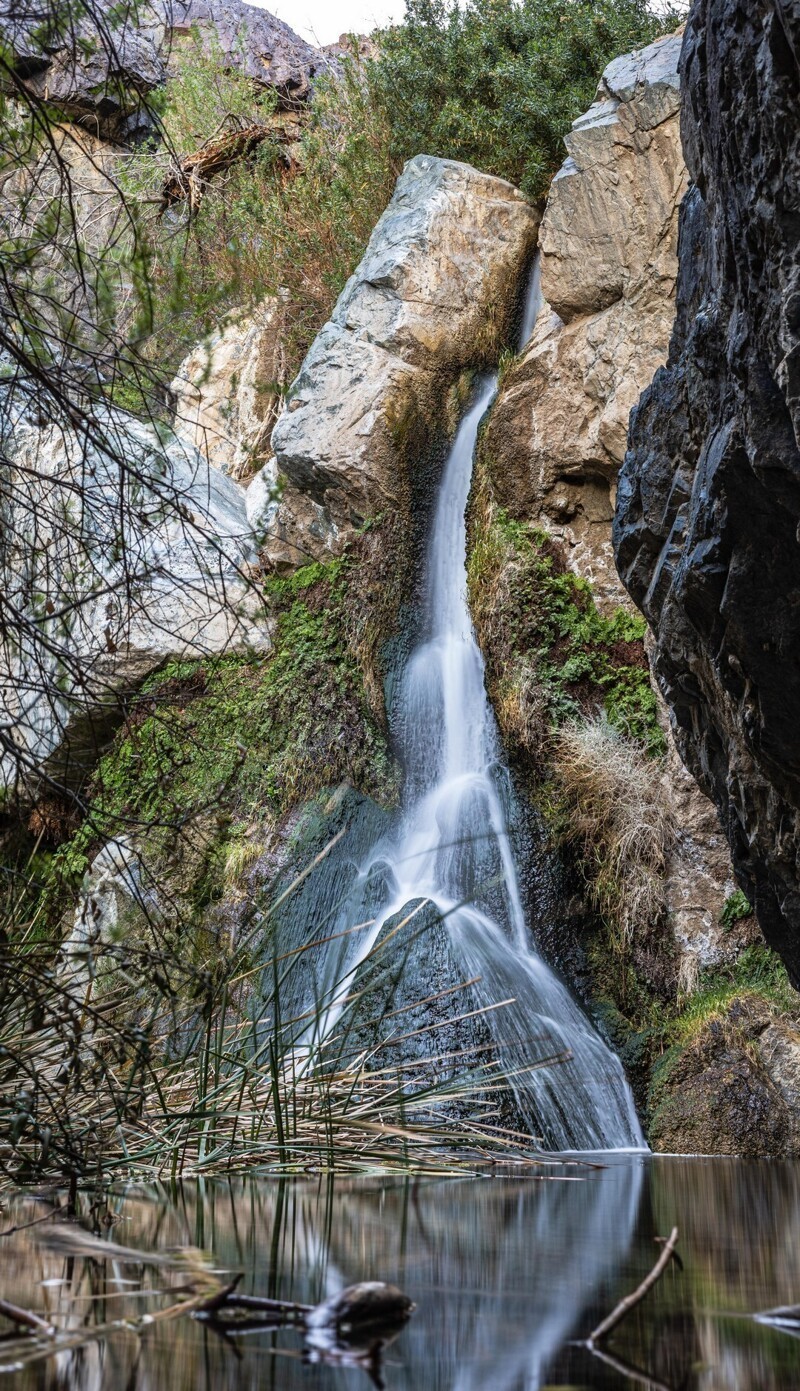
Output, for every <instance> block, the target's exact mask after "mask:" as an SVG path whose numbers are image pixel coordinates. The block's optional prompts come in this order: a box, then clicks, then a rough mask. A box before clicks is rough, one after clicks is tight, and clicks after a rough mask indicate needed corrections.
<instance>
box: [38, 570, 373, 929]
mask: <svg viewBox="0 0 800 1391" xmlns="http://www.w3.org/2000/svg"><path fill="white" fill-rule="evenodd" d="M352 570H353V565H352V562H351V561H349V560H347V559H341V560H336V561H332V562H331V563H329V564H328V565H322V564H314V565H309V566H306V567H304V568H303V569H301V570H299V571H297V572H296V573H295V574H294V575H292V576H291V577H290V578H288V579H279V580H270V581H268V582H267V584H266V586H265V590H266V598H267V604H268V609H269V611H270V614H271V616H272V619H273V622H274V639H273V641H274V645H273V648H272V651H271V652H270V653H269V654H267V655H265V656H252V657H246V656H241V657H238V656H237V657H226V658H223V659H220V660H217V661H213V662H208V661H206V662H180V663H172V664H170V665H168V666H166V667H164V668H162V669H161V670H160V671H159V672H158V673H157V674H156V675H154V676H153V677H151V678H150V679H149V680H148V681H147V682H145V684H144V686H143V688H142V690H141V693H140V695H139V696H138V698H137V700H136V702H135V703H134V705H133V707H132V709H131V711H130V713H129V716H128V720H127V722H126V724H125V726H124V727H123V729H122V730H121V731H120V733H119V735H118V736H117V738H116V740H115V742H114V745H113V747H112V749H111V750H110V752H109V753H108V754H107V755H106V756H105V758H104V759H103V760H102V762H101V763H100V765H99V768H98V770H97V773H96V776H95V779H94V784H93V789H92V799H91V805H90V810H89V814H88V816H87V818H86V820H85V821H84V823H83V825H82V826H81V828H80V830H79V832H78V833H77V835H76V836H75V837H74V838H73V839H72V840H71V841H70V842H69V844H68V845H66V846H65V847H63V849H62V850H61V851H60V852H59V854H58V856H57V857H56V859H57V862H58V863H57V866H56V868H57V874H58V878H59V881H60V883H61V884H62V885H66V886H73V887H74V886H75V885H76V884H77V883H78V882H79V881H80V878H81V876H82V875H83V873H84V871H85V869H86V867H87V864H88V862H89V860H90V858H91V856H92V854H93V853H94V852H95V850H96V849H97V847H98V846H99V845H100V844H101V843H102V842H103V841H104V840H106V839H107V838H108V837H110V836H114V835H116V836H119V835H122V834H130V835H133V836H134V838H135V839H136V840H137V843H144V845H145V846H146V848H147V850H148V851H149V854H150V858H151V860H152V861H153V870H154V872H159V869H160V867H162V866H167V867H168V868H169V867H170V866H172V867H173V868H174V865H175V861H176V854H177V852H176V843H177V844H180V843H181V841H182V840H183V841H187V842H190V843H191V849H192V853H191V854H189V855H187V854H186V853H185V852H182V858H183V859H184V860H185V861H186V862H187V866H188V869H187V872H188V878H189V879H190V881H191V884H190V888H189V896H190V899H191V902H192V905H193V906H194V907H195V908H197V909H202V908H205V907H206V906H207V905H208V903H209V902H211V901H213V899H214V898H215V897H218V896H219V894H220V893H221V892H222V889H223V887H224V884H225V877H226V876H225V869H226V865H229V864H230V863H235V862H236V861H237V859H241V853H240V852H236V851H234V853H232V847H235V845H236V843H237V842H239V841H241V840H242V839H254V838H255V839H257V838H258V826H259V824H261V825H265V826H267V827H269V826H270V825H272V824H274V823H275V822H276V821H277V820H278V819H280V818H281V817H282V816H283V815H284V814H285V813H286V812H287V811H288V810H289V809H290V808H292V807H294V806H296V805H298V804H299V803H300V802H302V801H304V800H305V799H306V798H308V797H311V796H313V795H314V794H315V793H316V792H318V791H319V790H320V789H322V788H325V787H330V786H332V785H336V784H338V783H340V782H343V781H346V782H349V783H351V784H352V785H353V786H354V787H356V788H358V789H359V790H360V791H362V792H364V793H366V794H368V795H369V796H372V797H374V798H375V799H376V800H377V801H379V802H384V803H385V802H389V801H391V800H392V799H393V798H394V797H395V795H396V775H395V769H394V765H393V762H392V759H391V756H390V754H389V750H388V746H387V743H386V738H385V735H384V733H383V731H382V729H381V728H380V726H379V724H378V721H377V720H376V718H375V717H374V716H373V714H372V713H371V712H370V710H369V708H368V704H367V700H366V695H365V687H364V677H363V674H362V671H361V669H360V667H359V663H358V660H357V657H356V655H355V654H354V652H353V650H352V645H351V644H350V642H349V641H348V634H349V628H348V608H349V605H350V600H351V595H350V584H351V579H352ZM178 858H180V857H178ZM184 877H186V876H185V875H184ZM183 887H186V886H185V885H184V886H183Z"/></svg>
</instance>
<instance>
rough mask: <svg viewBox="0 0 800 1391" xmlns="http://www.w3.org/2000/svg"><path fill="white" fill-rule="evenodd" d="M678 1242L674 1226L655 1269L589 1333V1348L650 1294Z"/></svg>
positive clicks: (587, 1341) (676, 1230)
mask: <svg viewBox="0 0 800 1391" xmlns="http://www.w3.org/2000/svg"><path fill="white" fill-rule="evenodd" d="M677 1244H678V1228H677V1227H673V1228H672V1231H671V1232H670V1234H669V1236H668V1238H667V1240H666V1241H665V1242H664V1249H663V1251H662V1252H661V1255H660V1256H659V1258H658V1260H657V1261H656V1263H655V1265H654V1266H653V1269H652V1270H651V1271H650V1274H649V1275H647V1276H645V1278H644V1280H643V1281H642V1283H641V1285H639V1286H637V1288H636V1289H635V1290H634V1291H633V1293H632V1294H627V1295H626V1296H625V1298H624V1299H621V1300H620V1302H619V1304H618V1305H617V1307H616V1309H612V1311H611V1313H610V1314H609V1315H608V1317H607V1318H605V1319H603V1322H602V1323H599V1324H598V1325H597V1328H595V1330H594V1332H593V1333H590V1334H589V1337H588V1338H587V1339H586V1346H587V1347H588V1348H591V1350H592V1351H593V1352H594V1350H595V1349H594V1345H595V1343H599V1342H600V1340H601V1339H602V1338H607V1337H608V1335H609V1333H610V1332H611V1330H612V1329H613V1328H616V1326H617V1324H618V1323H621V1322H622V1320H623V1319H624V1318H625V1317H626V1315H627V1314H629V1313H630V1311H631V1309H634V1308H635V1307H636V1305H637V1304H641V1302H642V1300H643V1299H644V1297H645V1295H646V1294H648V1292H649V1291H650V1290H651V1289H652V1288H653V1286H654V1285H655V1283H656V1281H658V1280H660V1278H661V1276H662V1275H663V1274H664V1271H665V1270H666V1268H667V1266H668V1265H669V1263H670V1261H671V1260H672V1257H673V1256H674V1255H675V1247H676V1246H677Z"/></svg>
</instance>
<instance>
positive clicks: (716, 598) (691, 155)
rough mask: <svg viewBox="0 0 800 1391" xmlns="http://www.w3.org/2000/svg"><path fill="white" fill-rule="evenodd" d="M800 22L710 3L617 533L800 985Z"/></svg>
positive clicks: (704, 760) (689, 748) (739, 846)
mask: <svg viewBox="0 0 800 1391" xmlns="http://www.w3.org/2000/svg"><path fill="white" fill-rule="evenodd" d="M799 54H800V13H798V9H797V6H796V5H788V4H781V3H777V2H776V3H765V4H764V5H761V6H758V7H752V6H749V5H746V4H744V3H741V0H740V2H739V3H732V2H731V0H724V3H723V0H706V2H705V3H698V4H695V6H694V8H693V11H692V14H691V18H690V20H689V24H688V28H687V32H686V37H685V42H684V49H683V55H682V59H681V63H682V81H683V87H684V90H685V93H686V98H685V103H684V107H683V111H682V134H683V141H684V149H685V152H686V158H687V162H688V165H689V169H690V172H691V175H692V178H693V179H694V186H693V187H692V188H691V189H690V191H689V193H688V194H687V196H686V199H685V201H684V204H683V208H682V215H681V233H680V251H679V262H680V274H679V281H678V295H677V320H676V325H675V331H674V335H673V338H672V344H671V348H670V354H669V361H668V364H667V367H666V369H662V370H660V371H659V372H657V373H656V376H655V379H654V381H653V383H652V386H651V387H650V389H649V390H648V391H647V392H646V393H645V395H644V397H643V399H642V402H641V404H640V406H639V408H638V410H637V411H636V412H635V414H634V416H633V419H632V422H631V433H630V449H629V453H628V455H627V458H626V461H625V466H624V469H623V472H622V475H621V480H620V489H619V498H618V504H617V517H616V522H615V531H614V541H615V548H616V554H617V559H618V564H619V567H620V573H621V575H622V577H623V579H624V582H625V584H626V586H627V588H628V590H629V592H630V594H631V595H632V597H633V598H634V600H635V601H636V603H637V604H638V605H639V606H640V608H641V609H642V611H643V612H644V614H645V615H646V617H647V619H648V622H649V623H650V625H651V627H652V628H653V631H654V632H655V635H656V645H655V667H656V672H657V675H658V680H659V683H660V685H661V689H662V690H663V692H664V695H665V697H666V699H667V702H668V704H669V707H670V710H671V714H672V721H673V726H674V729H675V733H676V738H677V741H678V744H679V747H680V751H681V754H682V756H683V758H684V760H685V761H686V763H687V765H688V766H689V768H690V769H691V771H692V772H693V773H694V775H695V777H696V778H697V780H698V782H699V783H700V785H701V786H702V787H703V788H704V789H705V791H706V792H707V793H708V794H709V795H710V796H711V797H713V799H714V801H715V802H716V805H717V808H718V810H719V812H720V814H721V817H722V820H723V824H724V825H725V827H726V829H727V834H728V840H729V842H730V847H731V851H732V854H733V860H734V865H735V868H736V872H737V877H738V879H739V882H740V884H741V886H742V887H743V889H744V890H745V892H746V893H747V895H748V897H749V898H750V899H751V901H752V902H754V903H755V906H756V911H757V914H758V919H759V922H760V924H761V927H762V929H763V932H764V935H765V936H766V938H767V940H768V942H769V943H770V944H771V945H772V946H774V947H775V948H776V949H777V950H778V951H779V952H780V954H781V956H782V957H783V960H784V961H785V963H786V965H787V968H788V970H789V972H790V975H791V976H792V979H793V981H794V983H795V985H797V984H800V855H799V853H798V852H799V850H800V741H799V740H798V728H799V727H800V587H799V586H798V575H799V574H800V548H799V546H798V537H800V448H798V440H799V439H800V366H799V364H800V254H799V253H798V245H799V242H798V211H797V210H798V204H799V203H800V122H798V119H797V113H798V110H799V109H800V68H799V67H798V55H799Z"/></svg>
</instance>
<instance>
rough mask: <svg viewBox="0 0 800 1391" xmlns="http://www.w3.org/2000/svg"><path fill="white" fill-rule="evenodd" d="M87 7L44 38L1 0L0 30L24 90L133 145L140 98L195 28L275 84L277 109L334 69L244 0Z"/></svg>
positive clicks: (142, 119)
mask: <svg viewBox="0 0 800 1391" xmlns="http://www.w3.org/2000/svg"><path fill="white" fill-rule="evenodd" d="M86 5H87V12H86V13H82V12H81V11H80V10H79V9H76V12H75V17H74V20H73V21H72V25H71V28H70V29H69V30H67V31H65V30H64V29H63V26H62V28H60V29H59V28H57V27H56V26H55V25H54V26H53V29H52V35H51V37H50V38H48V37H47V34H46V32H45V36H44V38H43V37H42V33H43V23H46V19H47V16H46V15H45V19H44V21H43V19H42V17H41V16H40V14H39V13H38V12H36V13H34V12H32V11H31V10H30V7H28V9H25V10H21V12H19V13H18V11H17V9H16V7H15V6H14V5H13V4H9V5H7V6H4V7H3V11H2V13H0V35H2V37H3V39H4V40H6V41H7V42H8V44H9V46H10V48H11V50H12V52H13V54H14V59H15V63H14V67H15V73H16V76H17V79H18V80H19V81H20V82H21V83H22V84H23V85H24V86H25V87H26V88H27V89H28V91H29V92H30V93H31V94H32V95H33V96H35V97H37V98H39V99H40V100H42V101H46V102H48V103H52V104H54V105H57V106H58V107H59V108H60V109H61V110H62V111H64V112H66V113H67V114H68V115H69V116H70V117H71V118H72V119H73V120H75V121H78V122H80V123H81V124H82V125H84V126H86V128H87V129H89V130H90V131H91V133H92V134H93V135H95V136H100V137H102V138H104V139H111V140H118V141H132V140H135V139H136V138H138V137H140V136H142V135H143V134H145V133H146V132H147V130H148V129H149V127H150V117H149V115H148V113H147V111H146V110H145V109H144V108H143V107H142V104H141V98H142V97H143V96H145V95H146V94H147V93H148V92H151V91H153V89H154V88H156V87H159V86H161V85H162V84H163V83H164V81H165V80H166V78H167V75H168V66H169V59H170V55H171V53H174V52H175V50H176V48H179V47H180V44H181V41H182V39H184V38H185V37H186V36H188V35H189V34H191V33H192V32H193V31H197V32H198V33H199V35H200V37H201V39H202V41H203V43H204V45H206V46H209V45H211V44H212V43H213V46H214V51H215V52H219V53H220V54H221V56H222V57H223V59H224V61H225V62H226V63H227V65H228V66H230V67H231V68H235V69H238V70H239V71H241V72H243V73H244V74H245V75H246V76H247V77H250V78H252V79H253V81H255V82H259V83H261V84H262V85H263V86H265V87H271V88H273V89H274V91H275V92H276V93H277V96H278V100H279V102H280V103H281V104H283V105H289V106H292V105H294V104H295V103H297V102H302V101H305V100H306V99H307V98H308V97H309V95H310V93H311V84H312V81H313V79H314V77H315V76H316V75H317V74H318V73H320V72H322V71H325V70H326V69H330V68H331V67H332V66H335V61H336V60H335V58H331V57H330V56H326V55H325V54H323V53H322V52H321V51H320V50H319V49H317V48H313V47H312V45H311V44H308V43H306V42H305V40H304V39H301V38H300V37H299V35H298V34H295V33H294V31H293V30H292V29H290V28H289V26H288V24H284V22H283V20H281V19H277V18H276V17H275V16H274V15H271V14H269V13H268V11H267V10H264V9H261V8H258V7H256V6H254V5H247V4H244V3H242V0H134V3H133V4H132V5H131V6H130V7H129V9H128V11H127V12H126V13H125V14H124V16H123V15H122V13H121V12H120V14H119V15H118V14H117V12H116V10H115V8H114V7H113V6H112V5H111V4H106V3H105V0H86Z"/></svg>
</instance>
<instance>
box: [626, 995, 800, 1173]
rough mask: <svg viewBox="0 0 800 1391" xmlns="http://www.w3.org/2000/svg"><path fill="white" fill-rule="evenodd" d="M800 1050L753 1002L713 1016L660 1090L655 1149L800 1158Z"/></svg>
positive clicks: (671, 1065)
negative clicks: (799, 1129) (799, 1124)
mask: <svg viewBox="0 0 800 1391" xmlns="http://www.w3.org/2000/svg"><path fill="white" fill-rule="evenodd" d="M798 1058H800V1047H798V1042H797V1035H796V1033H795V1032H794V1030H793V1029H792V1027H791V1025H789V1024H787V1023H786V1021H784V1020H783V1019H781V1018H780V1017H779V1016H778V1015H777V1012H773V1011H772V1010H771V1009H770V1008H769V1006H768V1005H766V1004H765V1003H764V1001H762V1000H760V999H758V998H757V997H755V996H753V997H752V998H747V997H743V998H741V999H738V1000H736V1001H735V1002H734V1003H733V1004H732V1005H730V1006H729V1007H728V1008H727V1009H724V1010H721V1011H720V1012H719V1014H715V1015H714V1016H712V1017H711V1018H710V1019H709V1020H708V1021H707V1022H706V1023H705V1024H703V1026H702V1027H701V1028H700V1029H699V1030H698V1031H697V1033H696V1035H695V1036H694V1037H693V1038H692V1040H691V1041H690V1042H689V1043H688V1044H687V1045H686V1046H685V1047H684V1048H683V1049H681V1050H678V1055H677V1057H675V1058H671V1057H670V1055H669V1054H668V1055H666V1058H665V1060H664V1063H663V1064H662V1066H661V1069H660V1074H661V1075H660V1076H658V1074H657V1077H656V1082H655V1085H654V1087H653V1101H654V1103H655V1104H654V1110H653V1117H652V1121H651V1125H650V1142H651V1144H652V1146H653V1148H654V1149H656V1150H658V1151H660V1152H661V1153H672V1154H677V1153H680V1154H738V1155H743V1156H753V1157H755V1156H765V1155H766V1156H770V1157H773V1158H775V1157H779V1156H784V1155H794V1154H797V1153H798V1152H800V1151H798V1148H797V1144H798V1134H799V1132H798V1122H800V1086H799V1085H798V1082H800V1067H799V1066H798Z"/></svg>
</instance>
